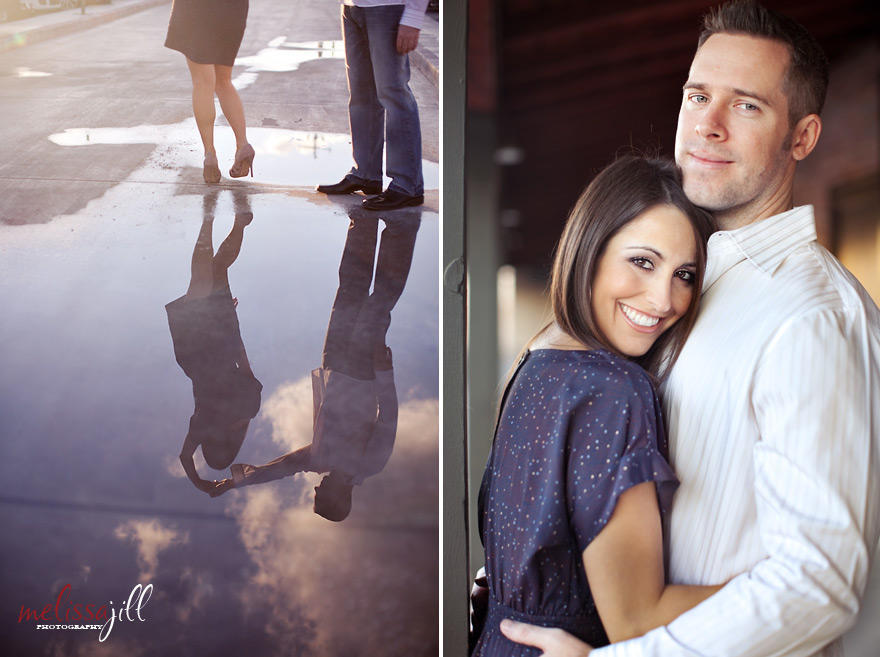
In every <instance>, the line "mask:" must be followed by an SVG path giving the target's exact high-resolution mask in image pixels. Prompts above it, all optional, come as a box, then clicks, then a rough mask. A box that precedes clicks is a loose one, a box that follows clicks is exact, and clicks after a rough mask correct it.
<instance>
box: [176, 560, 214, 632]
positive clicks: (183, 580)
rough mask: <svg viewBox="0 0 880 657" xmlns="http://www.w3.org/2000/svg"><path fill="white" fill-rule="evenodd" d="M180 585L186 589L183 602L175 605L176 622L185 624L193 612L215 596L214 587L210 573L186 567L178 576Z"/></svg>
mask: <svg viewBox="0 0 880 657" xmlns="http://www.w3.org/2000/svg"><path fill="white" fill-rule="evenodd" d="M178 581H179V583H180V585H181V586H182V587H183V588H184V589H186V598H185V600H184V601H183V602H182V603H180V604H178V605H176V616H177V620H178V621H180V622H181V623H186V622H188V621H189V620H190V617H191V616H192V614H193V612H194V611H198V610H200V609H202V607H203V606H204V605H205V603H207V602H208V601H209V600H211V598H212V597H213V596H214V594H215V587H214V583H213V580H212V578H211V575H210V573H208V572H204V571H199V572H196V571H195V570H193V568H191V567H189V566H187V567H186V568H184V569H183V570H182V571H181V573H180V576H179V580H178Z"/></svg>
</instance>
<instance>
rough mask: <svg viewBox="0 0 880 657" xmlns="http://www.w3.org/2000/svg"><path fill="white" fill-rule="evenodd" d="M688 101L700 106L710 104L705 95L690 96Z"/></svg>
mask: <svg viewBox="0 0 880 657" xmlns="http://www.w3.org/2000/svg"><path fill="white" fill-rule="evenodd" d="M688 100H690V101H691V102H692V103H698V104H702V103H708V102H709V99H708V98H707V97H706V96H704V95H703V94H691V95H690V96H688Z"/></svg>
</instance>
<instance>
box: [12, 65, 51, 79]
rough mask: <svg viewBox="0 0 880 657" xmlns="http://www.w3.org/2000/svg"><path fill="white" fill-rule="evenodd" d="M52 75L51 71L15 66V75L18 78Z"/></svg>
mask: <svg viewBox="0 0 880 657" xmlns="http://www.w3.org/2000/svg"><path fill="white" fill-rule="evenodd" d="M51 75H52V74H51V73H45V72H43V71H34V70H31V69H29V68H28V67H26V66H17V67H16V68H15V77H17V78H48V77H50V76H51Z"/></svg>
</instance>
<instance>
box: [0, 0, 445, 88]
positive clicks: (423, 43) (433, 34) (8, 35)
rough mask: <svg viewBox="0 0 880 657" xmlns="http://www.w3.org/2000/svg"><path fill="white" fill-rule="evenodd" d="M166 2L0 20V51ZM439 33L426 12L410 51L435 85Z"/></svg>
mask: <svg viewBox="0 0 880 657" xmlns="http://www.w3.org/2000/svg"><path fill="white" fill-rule="evenodd" d="M169 2H170V0H113V2H112V3H110V4H106V5H88V6H87V7H86V8H85V11H83V10H82V9H66V10H62V11H55V12H50V13H45V14H38V15H36V16H32V17H30V18H26V19H22V20H18V21H12V22H9V23H0V52H3V51H4V50H11V49H12V48H20V47H23V46H26V45H29V44H33V43H39V42H40V41H45V40H47V39H52V38H54V37H58V36H62V35H64V34H71V33H72V32H78V31H80V30H86V29H89V28H91V27H95V26H97V25H101V24H103V23H107V22H109V21H113V20H117V19H119V18H123V17H124V16H128V15H130V14H133V13H135V12H138V11H143V10H144V9H150V8H152V7H155V6H157V5H162V4H169ZM439 37H440V25H439V17H438V15H437V14H436V13H429V14H427V15H426V16H425V22H424V24H423V25H422V32H421V34H420V35H419V46H418V48H416V50H415V52H413V53H412V54H411V55H410V59H411V61H412V64H413V66H415V67H416V68H418V69H419V70H420V71H421V72H422V74H423V75H425V76H426V77H427V78H428V79H429V80H431V81H432V82H433V83H434V86H435V87H436V86H439V84H440V39H439Z"/></svg>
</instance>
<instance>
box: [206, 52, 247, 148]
mask: <svg viewBox="0 0 880 657" xmlns="http://www.w3.org/2000/svg"><path fill="white" fill-rule="evenodd" d="M214 91H215V92H216V94H217V98H218V99H219V100H220V108H221V109H222V110H223V116H225V117H226V122H227V123H229V127H230V128H232V132H233V134H234V135H235V147H236V149H239V148H241V147H242V146H244V145H245V144H247V143H248V140H247V128H246V126H245V121H244V107H243V106H242V104H241V98H240V97H239V95H238V91H237V90H236V88H235V87H234V86H233V84H232V67H231V66H223V65H221V64H215V65H214Z"/></svg>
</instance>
